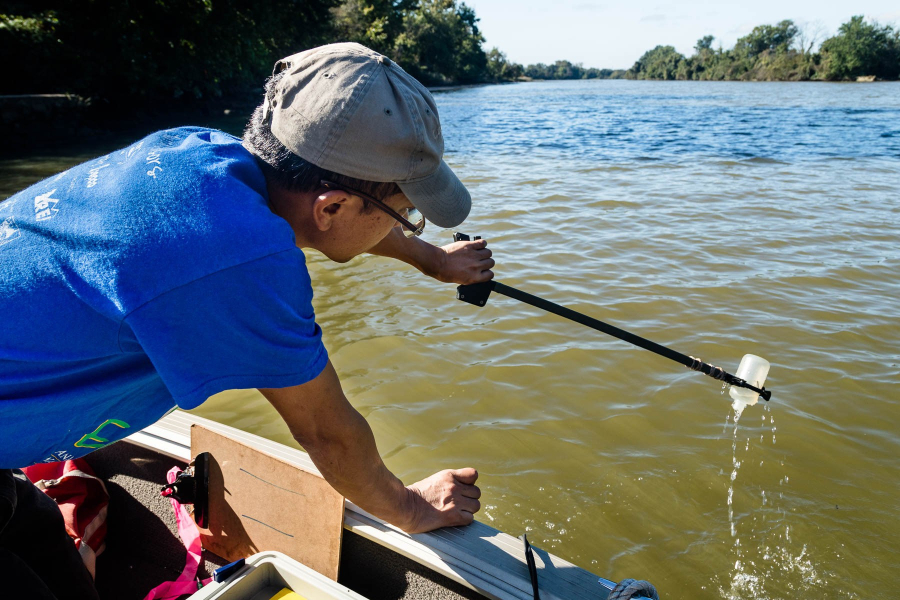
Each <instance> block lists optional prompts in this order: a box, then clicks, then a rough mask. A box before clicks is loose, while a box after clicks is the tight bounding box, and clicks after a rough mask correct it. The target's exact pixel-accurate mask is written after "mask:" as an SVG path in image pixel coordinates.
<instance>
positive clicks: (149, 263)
mask: <svg viewBox="0 0 900 600" xmlns="http://www.w3.org/2000/svg"><path fill="white" fill-rule="evenodd" d="M442 153H443V138H442V136H441V128H440V122H439V119H438V114H437V109H436V107H435V105H434V100H433V98H432V97H431V95H430V94H429V93H428V91H427V90H426V89H425V88H424V87H422V86H421V84H419V83H418V82H417V81H415V80H414V79H413V78H412V77H410V76H409V75H408V74H406V73H405V72H404V71H403V70H402V69H401V68H400V67H398V66H397V65H396V64H394V63H392V62H391V61H390V60H388V59H387V58H386V57H383V56H381V55H379V54H377V53H375V52H373V51H371V50H369V49H367V48H364V47H363V46H360V45H358V44H334V45H330V46H324V47H321V48H315V49H312V50H309V51H306V52H302V53H300V54H296V55H294V56H290V57H287V58H285V59H283V60H281V61H279V62H278V63H277V64H276V68H275V74H274V76H273V78H272V79H271V80H270V81H269V82H268V83H267V85H266V94H265V100H264V102H263V104H262V106H260V107H259V108H257V110H256V111H255V112H254V114H253V116H252V117H251V120H250V123H249V124H248V126H247V129H246V132H245V135H244V140H243V142H241V141H240V140H237V139H235V138H232V137H231V136H228V135H226V134H224V133H222V132H218V131H214V130H208V129H200V128H180V129H173V130H168V131H163V132H158V133H156V134H153V135H151V136H149V137H147V138H145V139H143V140H140V141H139V142H136V143H135V144H133V145H132V146H130V147H128V148H125V149H123V150H121V151H118V152H114V153H112V154H109V155H107V156H104V157H101V158H99V159H96V160H94V161H91V162H89V163H86V164H84V165H80V166H78V167H74V168H72V169H70V170H69V171H66V172H64V173H60V174H59V175H56V176H54V177H51V178H48V179H46V180H44V181H41V182H39V183H37V184H35V185H33V186H32V187H30V188H28V189H26V190H24V191H22V192H20V193H18V194H16V195H15V196H13V197H12V198H10V199H8V200H6V201H4V202H2V203H0V276H2V278H0V285H2V290H0V291H2V295H0V314H3V315H4V317H5V319H6V322H5V325H4V327H3V329H2V333H0V439H2V440H3V441H4V444H3V447H2V449H0V469H7V471H0V476H2V477H0V548H2V547H4V544H5V547H6V548H8V549H9V550H10V551H12V552H15V545H14V543H13V542H14V541H11V540H9V539H4V536H5V535H7V533H8V531H7V532H3V531H2V528H3V527H4V525H5V521H6V522H9V523H10V524H12V525H14V524H15V522H16V514H17V511H19V513H21V512H23V511H22V509H21V500H20V501H19V505H20V506H19V508H16V495H17V494H18V497H19V498H21V497H22V495H24V494H29V493H30V492H29V491H28V490H24V489H23V486H24V485H26V484H25V483H24V482H23V481H22V478H21V477H20V476H18V474H17V473H16V472H15V471H12V472H11V471H9V470H8V469H14V468H17V467H24V466H27V465H30V464H33V463H36V462H46V461H53V460H66V459H68V458H72V457H77V456H81V455H83V454H86V453H87V452H90V451H91V450H92V449H96V448H99V447H102V446H104V445H106V444H109V443H112V442H113V441H115V440H118V439H121V438H123V437H125V436H127V435H129V434H131V433H133V432H135V431H137V430H139V429H141V428H143V427H145V426H147V425H149V424H151V423H153V422H154V421H156V420H157V419H158V418H160V417H161V416H162V415H164V414H165V413H166V412H167V411H168V410H170V409H171V408H172V407H173V406H175V405H177V406H180V407H181V408H185V409H189V408H193V407H195V406H197V405H199V404H200V403H202V402H203V401H204V400H206V398H207V397H209V396H211V395H212V394H215V393H217V392H219V391H222V390H226V389H233V388H251V387H255V388H258V389H259V390H260V391H261V392H262V394H263V395H264V396H265V397H266V398H267V399H268V400H269V401H270V402H271V403H272V404H273V406H274V407H275V408H276V410H277V411H278V413H279V414H280V415H281V416H282V418H283V419H284V420H285V422H286V423H287V424H288V426H289V427H290V430H291V432H292V434H293V435H294V437H295V438H296V439H297V441H298V442H299V443H300V444H301V445H302V446H303V447H304V448H305V449H306V451H307V452H309V454H310V456H311V458H312V459H313V461H314V462H315V464H316V466H317V467H318V468H319V470H320V471H321V472H322V474H323V476H324V477H325V479H326V480H327V481H328V482H329V483H330V484H331V485H332V486H334V488H335V489H337V490H338V491H339V492H340V493H342V494H343V495H344V496H346V497H348V498H350V499H351V500H352V501H353V502H354V503H356V504H357V505H359V506H360V507H362V508H363V509H365V510H367V511H368V512H370V513H372V514H374V515H377V516H379V517H381V518H383V519H385V520H387V521H389V522H391V523H393V524H395V525H397V526H399V527H401V528H402V529H404V530H405V531H408V532H422V531H429V530H432V529H436V528H439V527H445V526H452V525H463V524H467V523H470V522H471V521H472V519H473V513H475V512H477V511H478V510H479V507H480V505H479V502H478V498H479V496H480V491H479V489H478V488H477V487H476V486H475V485H474V484H475V480H476V478H477V473H476V472H475V470H474V469H470V468H467V469H459V470H446V471H441V472H439V473H436V474H435V475H432V476H431V477H429V478H427V479H425V480H423V481H420V482H418V483H415V484H412V485H410V486H404V485H403V484H402V482H400V480H399V479H397V478H396V477H395V476H394V475H393V474H392V473H390V471H388V469H387V468H386V467H385V465H384V463H383V462H382V460H381V458H380V456H379V455H378V452H377V449H376V447H375V442H374V438H373V436H372V432H371V429H370V428H369V427H368V424H367V423H366V421H365V419H363V417H362V416H361V415H360V414H359V413H358V412H357V411H356V410H354V409H353V407H352V406H351V405H350V404H349V402H347V399H346V398H345V397H344V394H343V392H342V391H341V387H340V382H339V381H338V377H337V375H336V374H335V371H334V368H333V367H332V366H331V363H330V361H329V360H328V355H327V352H326V351H325V348H324V346H323V345H322V341H321V330H320V329H319V327H318V325H317V324H316V322H315V316H314V314H313V309H312V304H311V300H312V288H311V282H310V278H309V274H308V272H307V270H306V266H305V259H304V255H303V253H302V251H301V250H300V249H301V248H313V249H315V250H318V251H320V252H322V253H323V254H325V255H326V256H328V257H329V258H330V259H332V260H335V261H338V262H346V261H348V260H350V259H351V258H353V257H354V256H358V255H360V254H362V253H365V252H371V253H374V254H380V255H383V256H389V257H393V258H397V259H399V260H403V261H405V262H407V263H409V264H412V265H414V266H416V267H417V268H419V269H420V270H421V271H423V272H424V273H426V274H428V275H431V276H433V277H435V278H437V279H439V280H441V281H445V282H456V283H474V282H478V281H484V280H487V279H490V278H491V277H492V276H493V274H492V272H491V268H492V267H493V265H494V261H493V260H492V259H491V253H490V250H488V249H487V248H486V247H485V244H484V242H483V241H479V242H460V243H456V244H451V245H449V246H445V247H443V248H435V247H433V246H431V245H429V244H426V243H425V242H422V241H421V240H420V239H418V237H416V236H417V235H418V234H419V233H421V229H422V227H423V226H424V219H422V218H421V217H420V215H424V217H425V218H427V219H428V220H430V221H432V222H433V223H435V224H437V225H439V226H442V227H454V226H456V225H458V224H459V223H460V222H462V221H463V219H464V218H465V217H466V216H467V214H468V212H469V208H470V204H471V200H470V197H469V194H468V192H467V191H466V190H465V188H464V187H463V185H462V183H461V182H460V181H459V179H458V178H457V177H456V176H455V175H454V174H453V173H452V171H451V170H450V169H449V167H448V166H447V165H446V163H444V162H443V160H442V159H441V155H442ZM13 475H15V476H13ZM17 477H18V478H17ZM4 478H5V479H4ZM4 481H5V482H6V483H5V484H4ZM4 486H5V487H4ZM4 489H5V492H4ZM16 490H18V491H16ZM4 494H5V496H4ZM4 497H10V498H12V500H10V501H9V502H7V504H4V502H3V498H4ZM9 505H12V509H10V508H9ZM4 507H6V508H4ZM4 511H5V513H6V514H5V516H4ZM10 514H11V516H10ZM12 525H10V527H12ZM10 527H7V530H9V529H10ZM13 528H14V527H13ZM26 562H28V561H27V560H26ZM52 591H53V592H54V593H57V594H61V593H62V592H57V591H56V590H52ZM59 597H63V596H62V595H60V596H59Z"/></svg>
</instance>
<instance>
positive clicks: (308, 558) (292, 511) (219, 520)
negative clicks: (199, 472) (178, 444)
mask: <svg viewBox="0 0 900 600" xmlns="http://www.w3.org/2000/svg"><path fill="white" fill-rule="evenodd" d="M201 452H209V453H210V455H211V456H210V465H209V529H201V530H200V539H201V540H202V542H203V546H204V547H205V548H206V549H207V550H210V551H212V552H214V553H215V554H218V555H219V556H222V557H224V558H227V559H228V560H231V561H234V560H237V559H239V558H245V557H247V556H250V555H252V554H255V553H257V552H261V551H263V550H277V551H279V552H283V553H285V554H287V555H288V556H290V557H291V558H294V559H296V560H298V561H300V562H301V563H303V564H305V565H306V566H308V567H310V568H312V569H315V570H316V571H318V572H319V573H321V574H323V575H325V576H326V577H329V578H331V579H332V580H334V581H337V576H338V564H339V562H340V556H341V534H342V532H343V521H344V498H343V496H341V495H340V494H339V493H338V492H336V491H335V490H334V489H333V488H332V487H331V486H330V485H328V483H327V482H326V481H325V480H324V479H322V478H321V477H320V476H319V475H314V474H312V473H309V472H307V471H304V470H303V469H300V468H298V467H296V466H294V465H291V464H288V463H286V462H284V461H282V460H279V459H277V458H275V457H273V456H270V455H268V454H266V453H264V452H261V451H259V450H256V449H254V448H251V447H250V446H247V445H244V444H242V443H240V442H237V441H235V440H233V439H231V438H228V437H226V436H223V435H221V434H219V433H216V432H214V431H211V430H209V429H206V428H205V427H203V426H201V425H192V426H191V456H197V454H199V453H201Z"/></svg>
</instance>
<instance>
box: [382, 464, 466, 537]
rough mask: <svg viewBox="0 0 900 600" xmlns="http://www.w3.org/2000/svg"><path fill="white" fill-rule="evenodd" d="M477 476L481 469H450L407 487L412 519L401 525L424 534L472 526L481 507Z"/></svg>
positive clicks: (408, 531) (406, 530)
mask: <svg viewBox="0 0 900 600" xmlns="http://www.w3.org/2000/svg"><path fill="white" fill-rule="evenodd" d="M477 479H478V471H476V470H475V469H472V468H465V469H446V470H444V471H440V472H438V473H435V474H434V475H432V476H431V477H427V478H425V479H423V480H422V481H419V482H416V483H414V484H412V485H409V486H406V489H407V490H408V492H409V517H410V520H409V521H408V522H405V523H403V524H401V525H399V526H400V528H401V529H403V531H405V532H407V533H423V532H425V531H431V530H433V529H438V528H440V527H455V526H459V525H468V524H469V523H471V522H472V521H473V520H474V519H475V516H474V515H475V513H476V512H478V511H479V509H480V508H481V503H480V502H479V501H478V499H479V498H480V497H481V490H480V489H479V488H478V486H476V485H475V481H476V480H477Z"/></svg>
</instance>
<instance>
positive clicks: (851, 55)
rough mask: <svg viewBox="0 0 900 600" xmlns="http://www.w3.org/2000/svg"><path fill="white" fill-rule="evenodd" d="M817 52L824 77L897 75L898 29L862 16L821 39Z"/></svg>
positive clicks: (899, 61)
mask: <svg viewBox="0 0 900 600" xmlns="http://www.w3.org/2000/svg"><path fill="white" fill-rule="evenodd" d="M820 52H821V54H822V59H823V67H824V69H823V71H824V72H823V78H824V79H830V80H837V79H855V78H856V77H859V76H860V75H875V76H876V77H881V78H884V79H897V78H898V77H900V32H897V31H894V29H893V27H890V26H888V25H883V26H882V25H878V24H877V23H866V22H865V20H864V19H863V17H861V16H856V17H853V18H851V19H850V21H848V22H847V23H844V24H843V25H841V26H840V28H839V29H838V34H837V35H835V36H834V37H832V38H829V39H827V40H825V41H824V42H822V47H821V49H820Z"/></svg>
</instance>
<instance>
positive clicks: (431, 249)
mask: <svg viewBox="0 0 900 600" xmlns="http://www.w3.org/2000/svg"><path fill="white" fill-rule="evenodd" d="M369 253H370V254H375V255H378V256H386V257H388V258H394V259H397V260H399V261H403V262H405V263H406V264H408V265H412V266H413V267H415V268H417V269H418V270H419V271H421V272H422V273H424V274H425V275H428V276H431V277H434V276H435V275H436V274H437V273H438V272H439V271H440V270H441V267H442V262H441V261H442V260H444V254H445V253H444V252H443V251H442V250H441V249H440V248H437V247H435V246H432V245H431V244H429V243H428V242H425V241H423V240H421V239H419V238H417V237H412V238H407V237H406V236H404V235H403V233H401V231H400V229H399V228H397V227H395V228H393V229H392V230H391V232H390V233H389V234H388V235H387V236H386V237H385V238H384V239H383V240H381V241H380V242H379V243H378V245H376V246H375V247H374V248H372V249H371V250H369Z"/></svg>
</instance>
